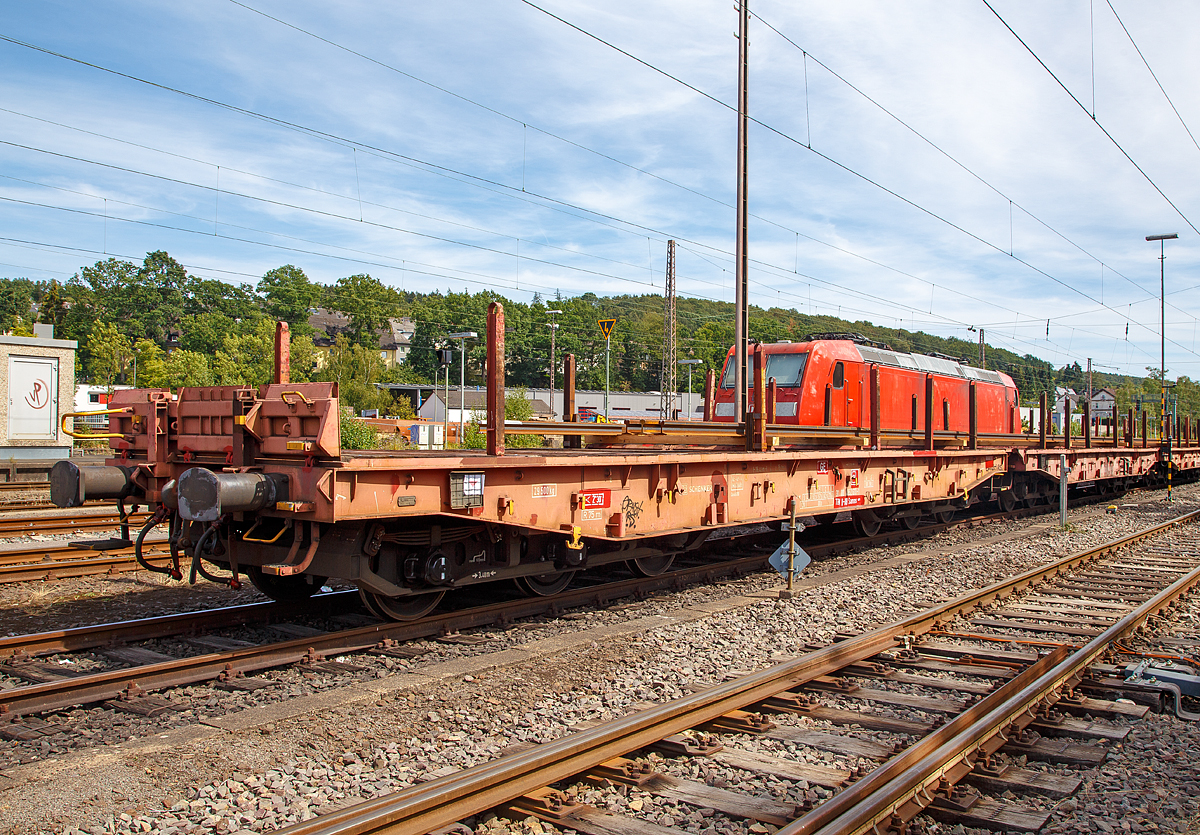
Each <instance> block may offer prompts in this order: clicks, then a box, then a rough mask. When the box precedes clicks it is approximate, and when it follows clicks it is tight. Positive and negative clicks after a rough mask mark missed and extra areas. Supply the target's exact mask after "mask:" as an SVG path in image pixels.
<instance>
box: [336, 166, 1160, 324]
mask: <svg viewBox="0 0 1200 835" xmlns="http://www.w3.org/2000/svg"><path fill="white" fill-rule="evenodd" d="M348 147H351V149H352V150H353V148H354V146H353V145H350V146H348ZM383 153H384V154H387V155H389V156H390V155H391V152H387V151H384V152H383ZM421 164H425V163H421ZM456 173H460V174H461V173H462V172H456ZM463 176H472V175H465V174H464V175H463ZM497 185H500V186H502V187H503V188H510V187H509V186H506V185H503V184H498V183H497ZM578 208H579V210H580V211H588V212H590V211H591V210H588V209H583V208H582V207H578ZM914 278H917V280H923V279H920V278H918V277H915V276H914ZM775 289H778V288H775ZM881 301H886V300H881ZM1138 324H1139V325H1140V323H1138Z"/></svg>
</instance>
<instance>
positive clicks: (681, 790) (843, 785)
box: [281, 512, 1200, 835]
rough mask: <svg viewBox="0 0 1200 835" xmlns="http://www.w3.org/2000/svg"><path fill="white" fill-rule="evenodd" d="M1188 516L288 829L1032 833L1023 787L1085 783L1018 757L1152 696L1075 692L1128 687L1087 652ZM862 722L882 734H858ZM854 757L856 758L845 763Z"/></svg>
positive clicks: (1137, 595) (1168, 583) (1176, 585)
mask: <svg viewBox="0 0 1200 835" xmlns="http://www.w3.org/2000/svg"><path fill="white" fill-rule="evenodd" d="M1198 517H1200V512H1196V513H1192V514H1188V515H1187V516H1184V517H1180V518H1179V519H1176V520H1172V521H1170V522H1166V523H1163V524H1161V525H1156V526H1154V527H1153V528H1149V529H1147V530H1145V531H1141V532H1139V533H1137V534H1133V535H1130V536H1127V537H1123V538H1121V539H1119V540H1115V541H1113V542H1110V543H1106V544H1105V545H1102V546H1100V547H1098V548H1094V549H1090V550H1088V551H1085V552H1082V553H1079V554H1076V555H1073V556H1071V557H1067V558H1065V559H1063V560H1060V561H1058V562H1055V563H1053V564H1051V565H1049V566H1045V567H1042V568H1038V569H1035V570H1032V571H1029V572H1026V573H1024V574H1022V575H1019V576H1017V577H1014V578H1011V579H1009V580H1006V581H1003V582H1001V583H997V584H995V585H993V586H990V587H988V588H986V589H983V590H982V591H979V592H976V593H972V594H969V595H966V596H963V597H960V598H957V599H955V600H952V601H948V602H946V603H943V604H940V605H938V606H936V607H934V608H932V609H929V610H927V611H924V612H921V613H919V614H917V615H913V616H911V617H909V618H906V619H904V620H901V621H899V622H896V623H893V624H890V625H887V626H884V627H880V628H878V629H875V630H873V631H870V632H868V633H866V634H863V635H857V636H852V637H846V638H845V639H843V640H841V641H839V642H837V643H834V644H831V645H828V646H824V647H820V648H814V649H813V650H812V651H811V652H808V653H807V654H805V655H802V656H800V657H798V658H794V659H791V660H788V661H785V662H783V663H780V664H778V665H776V666H773V667H771V668H769V669H764V670H760V671H757V672H753V673H750V674H746V675H741V676H739V677H737V678H734V679H731V680H728V681H726V682H725V683H723V684H720V685H717V686H715V687H711V688H708V689H705V690H702V691H699V692H696V693H695V694H693V695H691V696H688V697H685V698H683V699H679V700H675V701H671V702H667V703H661V704H655V705H651V706H647V707H646V708H645V709H643V710H640V711H637V712H635V713H632V714H630V715H627V716H625V717H623V718H620V719H618V720H616V721H613V722H606V723H603V724H600V725H597V726H594V727H590V728H582V729H579V730H578V731H577V732H576V733H572V734H570V735H568V736H565V737H562V738H560V739H558V740H556V741H553V742H548V743H545V744H542V745H532V746H529V747H527V748H526V749H525V750H520V751H516V752H512V753H509V754H508V755H506V756H502V757H500V758H498V759H495V760H492V761H490V762H488V763H486V764H484V765H482V766H479V767H476V768H471V769H468V770H463V771H459V772H457V773H455V774H451V775H449V776H444V777H441V778H439V779H435V780H432V781H430V782H427V783H423V784H419V785H415V786H413V787H411V788H408V789H405V790H402V791H400V792H398V793H395V794H392V795H388V796H385V797H382V798H378V799H375V800H369V801H366V802H363V803H358V804H355V805H352V806H348V807H345V808H343V809H340V810H335V811H333V812H330V813H329V814H326V815H323V816H321V817H319V818H316V819H313V820H311V821H308V822H305V823H301V824H298V825H294V826H291V827H288V828H286V829H285V830H281V831H283V832H286V833H288V835H334V833H337V835H368V834H369V833H382V832H385V831H386V832H388V833H413V834H414V835H416V833H426V832H432V831H438V830H440V829H442V828H443V827H455V826H461V824H460V822H462V821H465V820H468V819H472V818H474V817H475V816H478V815H482V814H484V813H490V812H495V813H497V814H499V815H501V816H503V817H509V818H513V819H516V820H524V819H526V818H528V817H529V816H533V817H536V818H539V819H541V820H544V821H547V822H549V823H551V824H553V825H554V826H556V827H558V828H559V829H571V830H574V831H577V832H583V833H589V835H609V834H610V833H614V832H622V833H632V832H641V833H656V832H665V831H667V830H665V829H663V828H662V827H661V825H660V824H658V823H656V822H655V821H654V820H644V819H640V818H639V817H638V814H637V812H638V811H639V810H640V809H641V808H642V807H643V802H642V800H641V798H643V797H645V798H665V799H668V800H670V801H671V802H676V803H679V804H683V805H685V806H690V807H693V808H703V809H706V810H707V814H709V815H710V816H711V815H718V816H722V817H729V818H734V819H739V820H747V819H748V820H749V821H753V822H759V823H764V824H770V825H771V826H773V827H781V828H780V829H779V830H778V831H779V832H782V833H785V835H801V833H823V834H824V835H832V834H833V833H839V835H840V834H842V833H859V832H883V831H889V830H890V831H903V827H904V826H905V825H906V823H907V822H908V821H910V820H912V819H913V818H914V817H915V816H916V815H918V814H919V813H921V812H923V811H928V812H929V813H931V814H933V815H935V816H936V817H938V818H939V819H943V820H949V821H956V822H959V823H964V824H966V825H970V826H987V827H989V828H999V829H1008V830H1010V831H1036V830H1037V829H1038V828H1040V827H1041V826H1042V825H1044V823H1045V821H1046V820H1047V818H1048V817H1049V814H1050V810H1049V808H1047V805H1046V803H1045V802H1040V803H1039V802H1037V801H1030V800H1028V798H1030V797H1032V796H1033V794H1032V793H1035V792H1040V793H1042V794H1044V795H1049V796H1051V797H1063V796H1066V795H1069V794H1070V793H1071V792H1072V791H1074V789H1075V788H1076V787H1077V786H1078V783H1079V780H1078V779H1077V778H1074V777H1070V776H1066V775H1049V774H1047V773H1045V772H1039V771H1034V770H1030V769H1025V768H1022V767H1018V766H1016V765H1013V764H1011V762H1010V760H1011V758H1015V757H1025V758H1027V759H1028V760H1037V759H1043V760H1049V761H1052V762H1059V763H1075V764H1080V765H1096V764H1098V763H1099V762H1101V761H1102V760H1103V758H1104V745H1105V744H1107V742H1109V741H1114V740H1119V739H1121V738H1123V736H1124V735H1125V733H1127V730H1128V728H1127V726H1123V725H1122V724H1121V723H1122V722H1129V721H1133V720H1136V719H1137V718H1139V717H1140V716H1142V715H1144V713H1145V712H1146V707H1145V706H1138V705H1135V704H1126V703H1119V702H1114V701H1107V700H1105V699H1103V698H1095V697H1094V696H1090V695H1087V694H1088V693H1089V692H1101V693H1105V694H1108V695H1111V694H1112V693H1114V692H1122V693H1124V692H1126V690H1127V689H1128V688H1130V687H1131V686H1130V685H1126V684H1125V683H1124V682H1123V681H1122V680H1120V679H1119V678H1118V679H1116V681H1114V680H1113V679H1114V677H1113V676H1112V675H1111V673H1112V672H1113V670H1112V668H1111V665H1109V666H1106V665H1104V664H1103V663H1100V662H1104V661H1106V660H1109V657H1110V655H1111V654H1112V653H1113V652H1115V651H1119V650H1120V649H1121V646H1120V643H1119V642H1120V641H1121V640H1123V639H1125V638H1127V637H1128V636H1130V635H1131V634H1132V633H1133V632H1134V631H1135V630H1137V629H1139V628H1140V627H1141V626H1142V625H1143V624H1145V622H1146V621H1147V619H1148V618H1150V617H1151V616H1152V615H1154V614H1156V613H1158V612H1160V611H1161V610H1163V609H1164V608H1167V607H1169V606H1170V605H1171V604H1172V603H1173V602H1174V601H1175V600H1177V599H1178V598H1179V597H1180V596H1182V595H1183V594H1185V593H1186V592H1187V591H1188V590H1189V589H1191V588H1192V587H1193V586H1194V585H1195V584H1196V583H1197V582H1200V549H1198V548H1197V546H1196V545H1195V544H1194V543H1195V538H1194V533H1193V530H1192V529H1191V528H1185V527H1184V525H1186V524H1188V523H1191V522H1193V521H1194V520H1195V519H1197V518H1198ZM1147 540H1152V541H1151V542H1150V543H1149V544H1147ZM1131 577H1137V578H1138V579H1137V580H1131V579H1130V578H1131ZM985 607H991V609H990V610H985ZM1132 689H1134V690H1137V687H1136V686H1133V687H1132ZM913 690H917V691H918V692H916V693H914V692H912V691H913ZM1143 695H1144V692H1143ZM1160 697H1161V692H1160ZM897 713H907V714H908V716H907V718H897V716H896V714H897ZM934 716H940V717H943V719H941V720H938V719H932V717H934ZM794 717H806V721H801V722H797V721H795V718H794ZM1079 717H1084V718H1079ZM1095 717H1107V718H1108V721H1105V720H1099V719H1096V718H1095ZM814 726H815V727H814ZM848 727H849V728H853V729H854V730H855V733H853V734H848V733H846V732H845V729H847V728H848ZM864 730H871V731H874V732H877V733H879V734H880V735H881V736H882V737H884V741H877V740H874V739H871V738H870V737H866V738H864V737H863V735H862V733H861V731H864ZM896 739H900V740H902V743H901V744H900V745H899V746H894V745H893V744H892V742H891V740H896ZM754 740H774V741H776V742H785V743H789V744H790V745H791V746H792V748H793V750H794V749H795V747H797V746H798V747H803V748H811V749H817V750H823V751H827V752H837V755H838V757H840V760H838V762H842V763H843V765H837V764H835V765H834V766H832V767H831V766H825V765H822V766H814V765H812V764H811V763H808V762H806V761H804V760H803V759H802V758H799V757H792V756H780V755H779V753H772V754H767V753H763V752H762V750H761V747H760V746H756V745H755V744H754V742H753V741H754ZM780 750H781V751H782V752H786V751H787V750H789V749H788V748H786V747H785V748H783V749H780ZM847 752H849V753H851V754H852V755H853V756H851V757H850V758H849V759H850V761H851V762H857V765H852V766H851V765H847V764H845V763H846V757H845V755H846V754H847ZM689 763H690V764H691V766H692V767H691V768H690V769H689ZM696 763H701V764H705V763H707V764H708V765H710V766H711V765H713V764H719V765H720V766H721V767H724V768H732V769H736V770H738V771H740V772H742V773H746V774H753V775H758V776H759V777H760V778H762V779H763V780H767V779H769V780H772V781H775V782H776V783H778V782H779V781H784V782H788V783H792V784H796V783H800V781H803V782H802V785H803V786H806V787H809V786H816V787H824V788H825V789H826V791H825V794H829V793H830V792H832V797H831V798H830V799H828V800H826V801H825V802H823V803H819V804H818V803H817V802H816V801H817V800H818V799H819V797H818V795H817V794H816V793H815V792H806V793H805V795H804V799H803V800H801V801H800V802H791V801H788V802H780V801H778V800H773V799H771V798H766V797H762V796H752V795H749V794H746V793H744V792H737V791H731V790H728V789H725V788H719V787H714V786H711V785H707V784H706V783H702V782H698V781H696V780H692V779H688V778H687V777H686V776H681V775H686V774H688V773H693V774H694V773H697V772H699V773H703V770H704V766H703V765H701V766H700V767H699V768H697V767H695V766H696ZM863 763H871V766H872V767H871V768H869V769H863V768H862V767H861V766H862V764H863ZM616 787H620V789H619V790H618V789H617V788H616ZM988 794H992V795H995V796H998V797H999V799H997V798H996V797H989V796H988ZM1018 795H1020V797H1018ZM589 798H590V799H593V800H594V801H596V802H595V803H588V802H586V801H587V800H588V799H589ZM606 800H607V801H609V802H607V804H606V803H605V801H606ZM635 800H636V802H634V801H635ZM597 803H599V804H600V805H597ZM646 805H648V806H650V807H651V808H653V806H652V804H646ZM614 810H619V811H614Z"/></svg>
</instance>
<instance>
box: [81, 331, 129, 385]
mask: <svg viewBox="0 0 1200 835" xmlns="http://www.w3.org/2000/svg"><path fill="white" fill-rule="evenodd" d="M132 362H133V346H132V345H130V344H129V339H128V337H126V336H125V335H124V334H123V333H121V332H119V331H118V330H117V329H116V327H115V326H114V325H113V324H112V323H111V322H97V323H96V324H95V325H94V326H93V327H92V332H91V334H90V335H89V336H88V341H87V356H86V359H85V363H86V367H87V372H88V375H89V376H90V377H91V380H92V382H93V383H96V384H97V385H101V386H108V387H110V388H111V387H112V385H113V384H114V383H115V382H116V380H117V377H118V376H119V375H121V374H123V373H125V370H126V369H127V368H129V367H130V365H131V364H132Z"/></svg>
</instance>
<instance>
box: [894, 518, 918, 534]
mask: <svg viewBox="0 0 1200 835" xmlns="http://www.w3.org/2000/svg"><path fill="white" fill-rule="evenodd" d="M899 522H900V526H901V527H902V528H904V530H906V531H915V530H916V529H917V526H918V525H920V524H921V517H920V516H901V517H900V519H899Z"/></svg>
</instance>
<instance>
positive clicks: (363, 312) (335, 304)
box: [327, 273, 400, 347]
mask: <svg viewBox="0 0 1200 835" xmlns="http://www.w3.org/2000/svg"><path fill="white" fill-rule="evenodd" d="M327 297H328V305H329V307H330V309H332V310H336V311H339V312H341V313H345V314H346V315H347V316H349V317H350V339H351V341H352V342H354V343H355V344H358V345H369V346H371V347H375V346H376V345H378V339H377V337H376V332H377V331H379V330H381V329H383V328H384V327H386V326H387V323H388V318H389V317H392V316H396V315H398V314H399V310H400V306H399V305H400V300H399V297H398V296H397V294H396V291H395V290H392V289H391V288H390V287H385V286H383V284H382V283H381V282H380V281H379V279H376V278H372V277H371V276H369V275H366V274H365V273H360V274H359V275H352V276H347V277H346V278H339V279H338V281H337V284H335V285H334V286H333V287H331V288H330V289H329V292H328V293H327Z"/></svg>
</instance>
